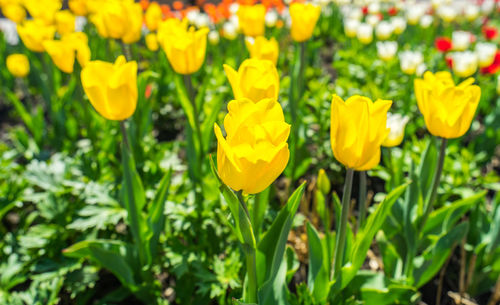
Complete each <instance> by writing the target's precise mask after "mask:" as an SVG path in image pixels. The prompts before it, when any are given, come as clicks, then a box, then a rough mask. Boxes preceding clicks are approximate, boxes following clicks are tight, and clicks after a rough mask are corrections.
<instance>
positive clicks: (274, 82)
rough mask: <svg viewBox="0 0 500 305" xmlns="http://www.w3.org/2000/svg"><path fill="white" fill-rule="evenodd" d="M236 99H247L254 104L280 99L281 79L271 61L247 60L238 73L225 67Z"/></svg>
mask: <svg viewBox="0 0 500 305" xmlns="http://www.w3.org/2000/svg"><path fill="white" fill-rule="evenodd" d="M224 71H225V72H226V75H227V78H228V79H229V83H230V84H231V87H232V89H233V94H234V98H235V99H241V98H247V99H249V100H251V101H253V102H254V103H257V102H258V101H260V100H262V99H265V98H270V99H273V100H277V99H278V91H279V88H280V79H279V75H278V70H276V67H275V66H274V64H273V63H272V62H271V61H269V60H263V59H253V58H251V59H246V60H245V61H243V63H242V64H241V66H240V67H239V69H238V72H236V71H235V70H234V69H233V68H231V67H230V66H228V65H224Z"/></svg>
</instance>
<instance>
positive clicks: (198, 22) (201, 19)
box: [194, 13, 210, 28]
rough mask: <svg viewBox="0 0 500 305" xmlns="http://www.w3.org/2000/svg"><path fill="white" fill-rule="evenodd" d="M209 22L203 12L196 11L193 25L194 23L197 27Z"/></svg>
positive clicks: (206, 24) (205, 25) (204, 25)
mask: <svg viewBox="0 0 500 305" xmlns="http://www.w3.org/2000/svg"><path fill="white" fill-rule="evenodd" d="M209 23H210V18H209V17H208V15H207V14H205V13H198V15H197V16H196V19H195V20H194V25H196V27H197V28H203V27H207V26H208V25H209Z"/></svg>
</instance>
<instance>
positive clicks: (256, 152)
mask: <svg viewBox="0 0 500 305" xmlns="http://www.w3.org/2000/svg"><path fill="white" fill-rule="evenodd" d="M227 108H228V114H227V115H226V117H225V118H224V129H225V131H226V137H224V136H223V135H222V131H221V129H220V127H219V126H218V125H217V124H215V125H214V131H215V135H216V137H217V171H218V173H219V176H220V178H221V179H222V181H223V182H224V183H225V184H226V185H228V186H229V187H231V188H232V189H233V190H235V191H240V190H242V191H243V192H245V193H247V194H256V193H259V192H262V191H263V190H264V189H266V188H267V187H268V186H269V185H270V184H271V183H273V181H274V180H276V178H278V176H279V175H280V174H281V173H282V172H283V170H284V169H285V167H286V165H287V163H288V159H289V157H290V151H289V149H288V143H287V139H288V136H289V134H290V125H289V124H287V123H286V122H285V117H284V115H283V109H282V108H281V106H280V104H279V103H278V102H277V101H276V100H274V99H263V100H261V101H259V102H257V103H254V102H253V101H250V100H249V99H245V98H243V99H236V100H234V101H231V102H230V103H229V104H228V106H227Z"/></svg>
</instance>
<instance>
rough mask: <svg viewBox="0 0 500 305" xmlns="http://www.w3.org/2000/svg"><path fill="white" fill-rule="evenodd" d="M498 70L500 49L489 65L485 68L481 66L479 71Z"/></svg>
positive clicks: (487, 72)
mask: <svg viewBox="0 0 500 305" xmlns="http://www.w3.org/2000/svg"><path fill="white" fill-rule="evenodd" d="M498 71H500V51H497V54H496V55H495V60H494V61H493V63H492V64H491V65H489V66H488V67H485V68H481V73H483V74H495V73H496V72H498Z"/></svg>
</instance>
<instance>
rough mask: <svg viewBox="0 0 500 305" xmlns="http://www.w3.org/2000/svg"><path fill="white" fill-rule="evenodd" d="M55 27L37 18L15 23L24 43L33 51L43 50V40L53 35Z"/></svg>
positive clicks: (49, 38)
mask: <svg viewBox="0 0 500 305" xmlns="http://www.w3.org/2000/svg"><path fill="white" fill-rule="evenodd" d="M55 32H56V28H55V27H54V26H52V25H46V24H45V23H44V22H43V21H40V20H38V19H33V20H26V21H25V22H23V24H19V25H17V33H18V34H19V37H21V40H22V41H23V43H24V45H25V46H26V47H27V48H28V49H30V50H31V51H34V52H43V51H44V49H43V42H44V41H45V40H51V39H52V38H53V37H54V34H55Z"/></svg>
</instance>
